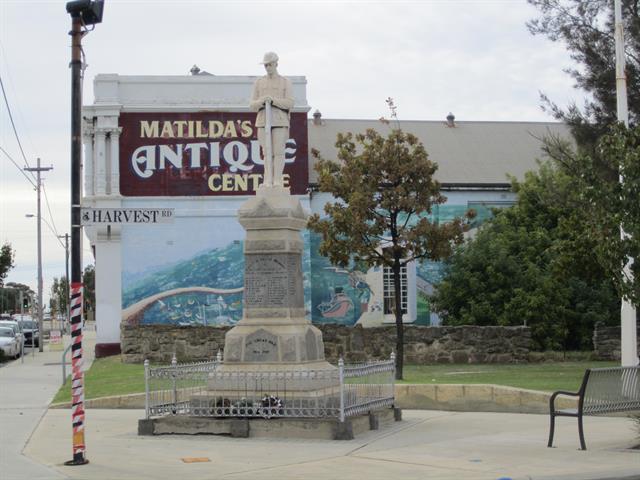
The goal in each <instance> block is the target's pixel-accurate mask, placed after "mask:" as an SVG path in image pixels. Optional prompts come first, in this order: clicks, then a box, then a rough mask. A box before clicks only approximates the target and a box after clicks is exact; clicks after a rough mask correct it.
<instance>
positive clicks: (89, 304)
mask: <svg viewBox="0 0 640 480" xmlns="http://www.w3.org/2000/svg"><path fill="white" fill-rule="evenodd" d="M82 283H83V285H84V298H83V305H84V308H83V310H84V312H83V313H84V315H85V317H84V318H86V315H87V312H88V311H92V312H93V311H95V309H96V268H95V266H94V265H87V266H86V267H85V269H84V272H82Z"/></svg>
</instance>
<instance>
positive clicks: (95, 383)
mask: <svg viewBox="0 0 640 480" xmlns="http://www.w3.org/2000/svg"><path fill="white" fill-rule="evenodd" d="M142 392H144V366H143V365H137V364H130V363H122V361H121V360H120V357H119V356H117V355H115V356H113V357H105V358H100V359H96V360H94V362H93V364H92V365H91V368H89V371H87V372H85V375H84V398H85V399H87V400H89V399H91V398H100V397H109V396H112V395H127V394H130V393H142ZM70 401H71V383H70V380H69V379H67V383H66V385H63V386H62V387H60V390H58V393H57V394H56V396H55V397H54V399H53V403H60V402H70Z"/></svg>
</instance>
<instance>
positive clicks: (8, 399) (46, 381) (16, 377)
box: [0, 330, 95, 480]
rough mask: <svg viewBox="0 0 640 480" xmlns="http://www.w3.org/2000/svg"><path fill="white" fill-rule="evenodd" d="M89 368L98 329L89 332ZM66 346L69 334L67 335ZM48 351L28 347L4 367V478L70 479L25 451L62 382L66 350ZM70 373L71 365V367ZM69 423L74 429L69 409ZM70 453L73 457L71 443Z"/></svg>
mask: <svg viewBox="0 0 640 480" xmlns="http://www.w3.org/2000/svg"><path fill="white" fill-rule="evenodd" d="M85 337H87V338H86V347H87V348H86V349H85V351H86V353H87V355H86V358H85V362H84V365H85V369H86V368H88V366H89V365H90V364H91V361H92V360H93V356H92V352H93V345H95V331H90V330H89V331H87V332H86V334H85ZM64 341H65V346H66V345H68V343H69V337H68V336H67V337H65V338H64ZM44 350H45V351H44V352H38V349H37V348H36V349H35V351H32V350H31V349H26V352H25V356H24V358H23V359H17V360H13V361H11V362H9V363H6V364H3V365H2V367H1V368H0V479H2V480H5V479H6V480H9V479H11V480H13V479H33V480H40V479H61V478H66V476H65V475H64V474H62V473H59V472H56V471H55V469H51V468H49V467H47V466H45V465H42V464H41V463H40V462H37V461H34V460H32V459H31V458H29V457H27V456H25V455H24V454H23V450H24V448H25V446H26V444H27V443H28V441H29V439H30V438H31V436H32V434H33V432H34V430H36V427H37V426H38V424H39V422H40V421H41V419H42V418H43V416H44V415H45V414H46V412H47V408H48V406H49V403H50V402H51V400H52V399H53V397H54V395H55V394H56V392H57V391H58V389H59V388H60V385H61V383H62V367H61V358H62V351H49V348H48V345H45V347H44ZM67 372H70V367H68V368H67ZM65 413H67V415H69V419H68V421H67V424H68V425H69V429H70V428H71V427H70V425H71V417H70V414H69V411H68V410H67V411H65ZM68 451H69V452H68V454H67V456H68V457H69V458H71V446H70V445H69V447H68Z"/></svg>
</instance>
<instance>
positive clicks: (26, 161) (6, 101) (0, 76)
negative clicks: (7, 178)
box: [0, 75, 33, 176]
mask: <svg viewBox="0 0 640 480" xmlns="http://www.w3.org/2000/svg"><path fill="white" fill-rule="evenodd" d="M0 87H1V88H2V96H3V97H4V103H5V105H6V106H7V112H8V113H9V120H11V126H12V127H13V133H14V134H15V136H16V140H17V141H18V147H20V153H22V158H23V159H24V164H25V165H26V166H27V167H29V168H30V165H29V161H28V160H27V156H26V155H25V154H24V150H23V149H22V143H20V137H19V136H18V131H17V130H16V124H15V123H14V122H13V115H12V114H11V107H10V106H9V100H8V99H7V93H6V92H5V91H4V83H3V82H2V75H0ZM31 176H33V174H31Z"/></svg>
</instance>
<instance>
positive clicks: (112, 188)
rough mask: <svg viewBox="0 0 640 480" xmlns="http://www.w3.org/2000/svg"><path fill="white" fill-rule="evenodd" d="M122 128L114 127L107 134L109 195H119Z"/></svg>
mask: <svg viewBox="0 0 640 480" xmlns="http://www.w3.org/2000/svg"><path fill="white" fill-rule="evenodd" d="M121 132H122V127H116V128H113V129H111V130H110V132H109V142H110V143H109V145H110V153H111V169H110V171H111V178H110V182H109V183H110V184H109V194H110V195H115V196H117V195H120V133H121Z"/></svg>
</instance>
